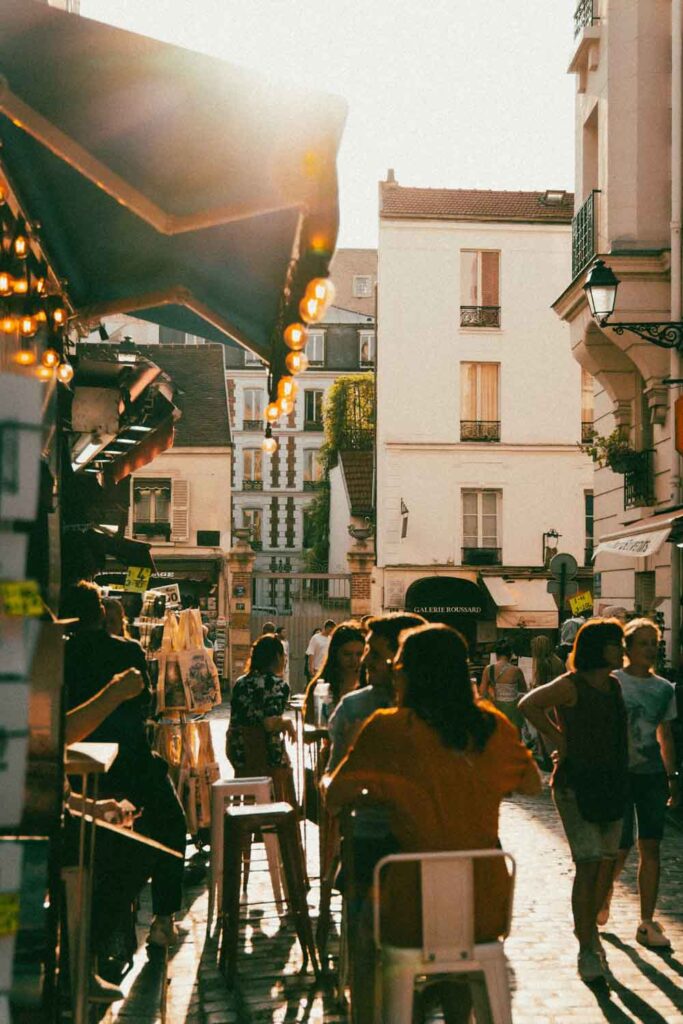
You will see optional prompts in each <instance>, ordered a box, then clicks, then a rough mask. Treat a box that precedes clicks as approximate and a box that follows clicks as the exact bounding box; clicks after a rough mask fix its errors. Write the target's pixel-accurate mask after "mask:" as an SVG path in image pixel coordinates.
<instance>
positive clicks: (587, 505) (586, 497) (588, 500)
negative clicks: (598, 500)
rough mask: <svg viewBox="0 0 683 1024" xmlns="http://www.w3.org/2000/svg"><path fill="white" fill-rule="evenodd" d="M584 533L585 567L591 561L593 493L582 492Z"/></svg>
mask: <svg viewBox="0 0 683 1024" xmlns="http://www.w3.org/2000/svg"><path fill="white" fill-rule="evenodd" d="M583 512H584V533H585V535H586V551H585V557H584V564H585V565H592V561H593V492H592V491H584V492H583Z"/></svg>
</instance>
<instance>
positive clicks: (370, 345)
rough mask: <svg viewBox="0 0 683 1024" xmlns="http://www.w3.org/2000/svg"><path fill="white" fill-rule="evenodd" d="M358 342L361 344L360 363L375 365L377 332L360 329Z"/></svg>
mask: <svg viewBox="0 0 683 1024" xmlns="http://www.w3.org/2000/svg"><path fill="white" fill-rule="evenodd" d="M358 339H359V341H358V343H359V346H360V351H359V354H358V355H359V359H358V361H359V363H360V365H361V366H374V365H375V332H374V331H359V332H358Z"/></svg>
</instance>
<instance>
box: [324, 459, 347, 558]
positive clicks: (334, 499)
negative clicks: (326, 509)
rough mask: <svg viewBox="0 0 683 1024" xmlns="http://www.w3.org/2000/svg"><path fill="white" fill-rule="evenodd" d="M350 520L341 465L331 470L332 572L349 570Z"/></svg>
mask: <svg viewBox="0 0 683 1024" xmlns="http://www.w3.org/2000/svg"><path fill="white" fill-rule="evenodd" d="M350 522H351V509H350V508H349V499H348V495H347V493H346V485H345V484H344V478H343V476H342V470H341V466H335V467H334V469H331V470H330V554H329V571H330V572H348V571H349V564H348V562H347V561H346V553H347V551H348V550H349V547H350V546H351V544H352V543H353V541H352V540H351V537H350V535H349V531H348V526H349V523H350Z"/></svg>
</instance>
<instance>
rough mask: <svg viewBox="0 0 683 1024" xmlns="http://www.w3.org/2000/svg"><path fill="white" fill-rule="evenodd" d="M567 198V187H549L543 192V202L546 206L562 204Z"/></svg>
mask: <svg viewBox="0 0 683 1024" xmlns="http://www.w3.org/2000/svg"><path fill="white" fill-rule="evenodd" d="M566 198H567V191H566V189H559V188H548V189H546V191H545V192H544V194H543V200H542V201H543V202H544V203H545V205H546V206H562V203H563V202H564V201H565V199H566Z"/></svg>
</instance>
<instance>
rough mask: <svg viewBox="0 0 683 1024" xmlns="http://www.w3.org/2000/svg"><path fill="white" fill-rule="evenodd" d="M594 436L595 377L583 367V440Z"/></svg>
mask: <svg viewBox="0 0 683 1024" xmlns="http://www.w3.org/2000/svg"><path fill="white" fill-rule="evenodd" d="M592 436H593V378H592V376H591V375H590V373H589V372H588V370H584V369H583V368H582V369H581V440H582V441H583V442H584V443H585V442H586V441H590V439H591V437H592Z"/></svg>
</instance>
